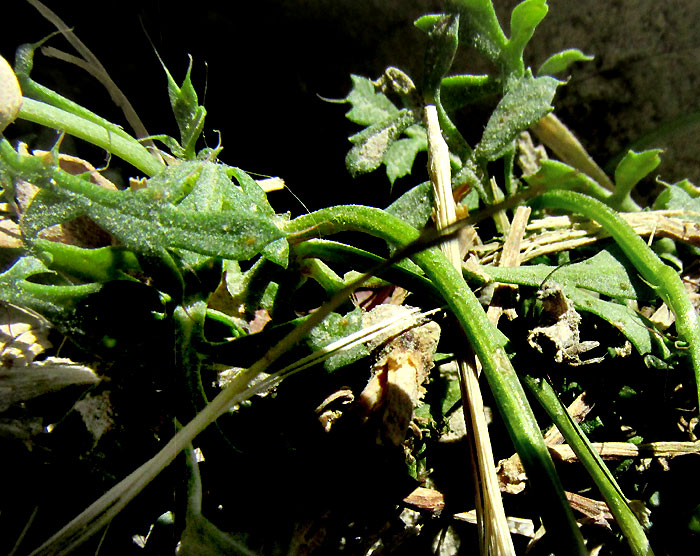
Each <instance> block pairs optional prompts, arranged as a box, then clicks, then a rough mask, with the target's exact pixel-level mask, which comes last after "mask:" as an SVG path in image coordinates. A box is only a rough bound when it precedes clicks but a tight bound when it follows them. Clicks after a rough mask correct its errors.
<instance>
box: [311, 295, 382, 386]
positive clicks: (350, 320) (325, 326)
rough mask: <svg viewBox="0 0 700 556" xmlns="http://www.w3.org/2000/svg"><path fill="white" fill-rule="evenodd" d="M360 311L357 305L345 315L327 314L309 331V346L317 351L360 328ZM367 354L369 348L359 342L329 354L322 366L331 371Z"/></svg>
mask: <svg viewBox="0 0 700 556" xmlns="http://www.w3.org/2000/svg"><path fill="white" fill-rule="evenodd" d="M362 313H363V312H362V309H361V308H359V307H358V308H357V309H355V310H353V311H352V312H350V313H348V314H346V315H339V314H338V313H331V314H329V315H328V316H327V317H326V319H325V320H324V321H323V322H322V323H321V324H319V325H318V326H317V327H316V328H314V329H313V330H312V331H311V332H310V333H309V337H308V340H307V343H308V345H309V347H310V348H311V349H312V350H313V351H317V350H320V349H323V348H324V347H325V346H327V345H328V344H330V343H331V342H335V341H336V340H340V339H341V338H344V337H345V336H349V335H350V334H354V333H355V332H358V331H359V330H360V329H361V328H362ZM368 355H369V350H368V349H367V346H366V345H365V344H362V343H361V344H358V345H356V346H355V347H352V348H350V349H348V350H343V351H340V352H338V353H336V354H334V355H331V356H330V357H329V358H328V359H326V361H325V362H324V363H323V366H324V368H325V369H326V370H327V371H329V372H331V371H334V370H336V369H339V368H341V367H345V366H346V365H349V364H350V363H354V362H355V361H357V360H358V359H362V358H363V357H367V356H368Z"/></svg>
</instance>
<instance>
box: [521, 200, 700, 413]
mask: <svg viewBox="0 0 700 556" xmlns="http://www.w3.org/2000/svg"><path fill="white" fill-rule="evenodd" d="M530 204H531V205H532V207H533V208H555V209H563V210H567V211H570V212H576V213H579V214H582V215H584V216H585V217H587V218H590V219H591V220H595V221H596V222H598V223H599V224H600V225H601V226H603V227H604V228H605V229H606V230H607V231H608V233H609V234H610V235H611V236H612V237H613V238H614V239H615V241H616V242H617V244H618V245H619V246H620V248H621V249H622V251H623V252H624V253H625V255H626V256H627V258H628V259H629V260H630V261H631V262H632V264H633V265H634V266H635V268H636V269H637V271H638V272H639V274H641V276H642V278H643V279H644V280H646V282H648V283H649V284H651V286H652V287H653V288H655V289H656V290H657V291H658V293H659V296H660V297H661V299H662V300H663V301H664V302H665V303H666V305H668V307H669V308H670V309H671V311H673V314H674V315H675V317H676V331H677V332H678V335H679V336H680V337H681V338H682V339H683V341H685V342H686V343H687V344H688V352H689V355H690V359H691V362H692V366H693V371H694V373H695V383H696V389H697V396H698V407H699V408H700V322H698V314H697V312H696V311H695V308H694V307H693V305H692V303H691V302H690V299H689V298H688V294H687V293H686V290H685V286H684V285H683V282H682V280H681V278H680V277H679V276H678V274H677V273H676V271H675V270H674V269H673V268H671V267H670V266H668V265H666V264H664V262H663V261H662V260H661V259H660V258H659V257H658V255H657V254H656V253H654V251H652V250H651V248H650V247H649V246H648V245H647V244H646V242H645V241H644V240H643V239H642V238H641V237H639V236H638V235H637V233H636V232H635V231H634V230H633V229H632V228H631V227H630V226H629V224H627V222H625V221H624V220H623V219H622V218H621V217H620V216H619V215H618V214H617V213H616V212H615V211H613V210H612V209H611V208H609V207H608V206H606V205H605V204H603V203H601V202H600V201H597V200H595V199H593V198H591V197H587V196H586V195H582V194H580V193H575V192H573V191H561V190H557V191H549V192H547V193H545V194H544V195H540V196H539V197H535V198H534V199H532V200H531V202H530Z"/></svg>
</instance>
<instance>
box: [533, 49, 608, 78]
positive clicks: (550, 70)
mask: <svg viewBox="0 0 700 556" xmlns="http://www.w3.org/2000/svg"><path fill="white" fill-rule="evenodd" d="M594 58H595V56H589V55H588V54H584V53H583V52H581V51H580V50H579V49H578V48H569V49H567V50H562V51H561V52H557V53H556V54H552V55H551V56H550V57H549V58H547V59H546V60H545V61H544V62H543V63H542V65H541V66H540V68H539V69H538V70H537V75H554V74H556V73H560V72H562V71H566V69H567V68H568V67H569V66H570V65H571V64H573V63H574V62H590V61H591V60H593V59H594Z"/></svg>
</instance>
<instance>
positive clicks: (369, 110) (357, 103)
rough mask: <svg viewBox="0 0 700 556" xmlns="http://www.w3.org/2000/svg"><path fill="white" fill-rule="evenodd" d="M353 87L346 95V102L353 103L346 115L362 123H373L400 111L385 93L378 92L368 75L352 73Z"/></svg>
mask: <svg viewBox="0 0 700 556" xmlns="http://www.w3.org/2000/svg"><path fill="white" fill-rule="evenodd" d="M350 78H351V79H352V83H353V87H352V90H351V91H350V94H348V96H347V97H345V102H349V103H350V104H352V108H351V109H350V110H349V111H348V112H347V113H346V114H345V117H346V118H347V119H348V120H350V121H352V122H355V123H356V124H360V125H365V126H368V125H372V124H376V123H379V122H383V121H384V120H386V119H387V118H390V117H391V116H395V115H396V113H397V112H398V111H399V110H398V108H396V106H394V105H393V104H392V102H391V101H390V100H389V99H388V98H387V96H386V95H385V94H384V93H377V92H375V90H374V84H373V83H372V81H371V80H369V79H367V78H366V77H361V76H359V75H351V76H350Z"/></svg>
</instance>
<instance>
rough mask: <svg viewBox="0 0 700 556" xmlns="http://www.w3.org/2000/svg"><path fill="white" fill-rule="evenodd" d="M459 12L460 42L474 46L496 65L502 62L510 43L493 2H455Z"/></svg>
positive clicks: (489, 0)
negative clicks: (502, 56) (504, 51)
mask: <svg viewBox="0 0 700 556" xmlns="http://www.w3.org/2000/svg"><path fill="white" fill-rule="evenodd" d="M451 4H453V5H454V7H455V9H457V11H458V12H459V16H460V26H459V27H460V28H459V35H460V37H459V41H460V43H461V44H463V45H472V46H473V47H474V48H476V50H478V51H479V52H481V53H482V54H483V55H484V56H486V57H487V58H488V59H489V60H491V61H492V62H494V63H498V62H500V59H501V55H502V52H503V48H504V47H505V45H506V43H507V42H508V41H507V39H506V36H505V34H504V33H503V29H501V25H500V23H499V22H498V17H497V16H496V11H495V10H494V9H493V3H492V2H491V0H453V2H451Z"/></svg>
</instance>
